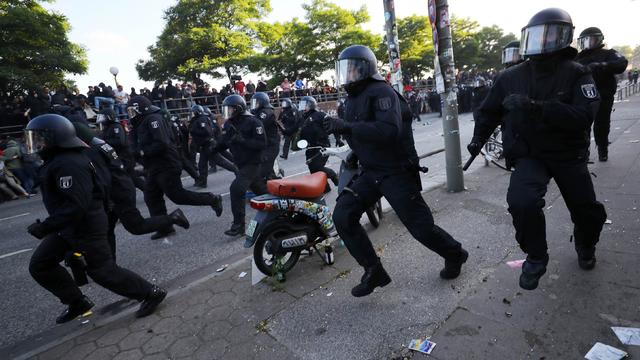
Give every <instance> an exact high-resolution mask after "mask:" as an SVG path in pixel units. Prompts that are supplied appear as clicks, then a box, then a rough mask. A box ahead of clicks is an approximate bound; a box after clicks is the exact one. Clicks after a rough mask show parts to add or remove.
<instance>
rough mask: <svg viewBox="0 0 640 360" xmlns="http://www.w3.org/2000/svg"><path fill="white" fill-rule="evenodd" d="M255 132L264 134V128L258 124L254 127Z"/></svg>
mask: <svg viewBox="0 0 640 360" xmlns="http://www.w3.org/2000/svg"><path fill="white" fill-rule="evenodd" d="M256 132H257V133H258V135H262V134H264V128H263V127H262V126H258V127H256Z"/></svg>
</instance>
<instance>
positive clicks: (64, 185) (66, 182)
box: [60, 176, 73, 189]
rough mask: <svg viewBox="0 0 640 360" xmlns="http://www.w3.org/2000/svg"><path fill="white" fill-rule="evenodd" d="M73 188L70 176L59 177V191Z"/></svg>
mask: <svg viewBox="0 0 640 360" xmlns="http://www.w3.org/2000/svg"><path fill="white" fill-rule="evenodd" d="M71 186H73V177H71V176H61V177H60V188H61V189H69V188H71Z"/></svg>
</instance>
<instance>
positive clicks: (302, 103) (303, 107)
mask: <svg viewBox="0 0 640 360" xmlns="http://www.w3.org/2000/svg"><path fill="white" fill-rule="evenodd" d="M307 105H309V102H308V101H307V100H300V104H298V107H299V108H300V110H302V111H307Z"/></svg>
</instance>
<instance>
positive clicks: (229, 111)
mask: <svg viewBox="0 0 640 360" xmlns="http://www.w3.org/2000/svg"><path fill="white" fill-rule="evenodd" d="M235 114H236V109H235V108H234V107H233V106H223V107H222V118H223V119H225V120H229V119H231V118H232V117H234V116H235Z"/></svg>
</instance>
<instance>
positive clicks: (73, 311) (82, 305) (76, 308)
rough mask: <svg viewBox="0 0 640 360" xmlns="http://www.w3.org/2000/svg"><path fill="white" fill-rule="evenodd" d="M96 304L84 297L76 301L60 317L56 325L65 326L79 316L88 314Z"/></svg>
mask: <svg viewBox="0 0 640 360" xmlns="http://www.w3.org/2000/svg"><path fill="white" fill-rule="evenodd" d="M94 305H95V304H94V303H93V302H92V301H91V300H89V298H88V297H86V296H84V295H83V296H82V297H81V298H80V299H78V300H76V301H74V302H73V303H71V304H70V305H69V307H68V308H67V309H66V310H65V311H63V312H62V314H60V316H58V318H57V319H56V324H63V323H66V322H69V321H71V320H73V319H75V318H77V317H78V316H81V315H84V314H86V313H88V312H89V311H90V310H91V308H93V306H94Z"/></svg>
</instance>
